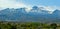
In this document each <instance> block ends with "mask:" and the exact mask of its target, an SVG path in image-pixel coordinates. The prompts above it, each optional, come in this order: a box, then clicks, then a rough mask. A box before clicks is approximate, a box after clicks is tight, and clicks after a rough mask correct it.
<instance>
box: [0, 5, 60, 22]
mask: <svg viewBox="0 0 60 29" xmlns="http://www.w3.org/2000/svg"><path fill="white" fill-rule="evenodd" d="M42 8H43V7H42ZM25 10H26V8H17V9H14V8H12V9H11V8H6V9H4V10H1V11H0V21H18V22H60V21H59V19H60V10H55V11H54V12H53V13H52V14H50V13H49V11H47V10H42V9H41V8H39V7H37V6H34V7H32V9H31V10H30V11H29V13H27V12H26V11H25Z"/></svg>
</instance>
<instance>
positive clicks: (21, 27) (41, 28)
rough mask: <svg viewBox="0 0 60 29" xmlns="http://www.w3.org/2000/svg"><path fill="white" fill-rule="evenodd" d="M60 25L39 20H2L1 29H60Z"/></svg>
mask: <svg viewBox="0 0 60 29" xmlns="http://www.w3.org/2000/svg"><path fill="white" fill-rule="evenodd" d="M59 25H60V24H56V23H52V24H51V23H48V24H47V23H39V22H24V23H23V22H0V29H60V26H59Z"/></svg>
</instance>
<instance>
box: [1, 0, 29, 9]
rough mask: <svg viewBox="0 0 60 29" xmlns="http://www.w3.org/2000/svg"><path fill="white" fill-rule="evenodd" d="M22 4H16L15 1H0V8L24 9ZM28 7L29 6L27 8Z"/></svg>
mask: <svg viewBox="0 0 60 29" xmlns="http://www.w3.org/2000/svg"><path fill="white" fill-rule="evenodd" d="M26 6H27V5H25V4H24V3H22V2H19V3H18V2H16V1H15V0H0V8H1V9H3V8H19V7H26ZM28 7H29V6H28Z"/></svg>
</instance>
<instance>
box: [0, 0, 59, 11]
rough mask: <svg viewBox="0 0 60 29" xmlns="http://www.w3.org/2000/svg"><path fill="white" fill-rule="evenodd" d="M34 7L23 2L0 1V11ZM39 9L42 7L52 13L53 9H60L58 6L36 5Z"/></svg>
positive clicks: (12, 0) (13, 0) (14, 0)
mask: <svg viewBox="0 0 60 29" xmlns="http://www.w3.org/2000/svg"><path fill="white" fill-rule="evenodd" d="M32 6H34V5H30V4H28V5H27V4H26V3H24V2H22V0H21V1H18V0H0V10H2V9H4V8H20V7H27V8H29V9H30V8H31V7H32ZM37 6H40V7H44V8H45V10H49V11H53V10H55V9H60V7H58V6H45V5H37Z"/></svg>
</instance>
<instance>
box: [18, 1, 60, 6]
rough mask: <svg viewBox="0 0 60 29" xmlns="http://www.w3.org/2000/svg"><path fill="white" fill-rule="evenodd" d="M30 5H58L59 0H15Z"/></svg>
mask: <svg viewBox="0 0 60 29" xmlns="http://www.w3.org/2000/svg"><path fill="white" fill-rule="evenodd" d="M17 2H23V3H25V4H30V5H45V6H60V0H17Z"/></svg>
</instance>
